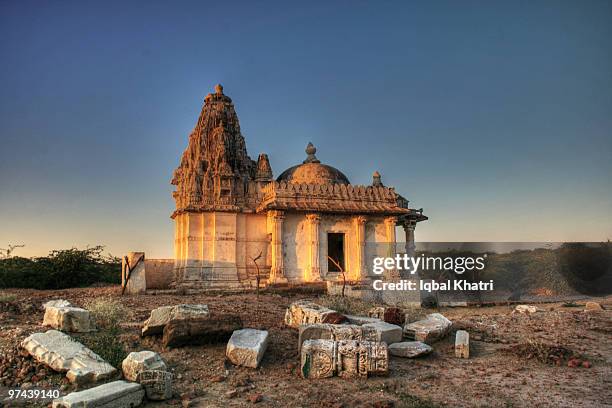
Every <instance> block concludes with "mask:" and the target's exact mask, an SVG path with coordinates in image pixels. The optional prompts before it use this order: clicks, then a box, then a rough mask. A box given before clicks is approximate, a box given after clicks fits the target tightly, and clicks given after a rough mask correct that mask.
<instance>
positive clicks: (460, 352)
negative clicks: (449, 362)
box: [455, 330, 470, 358]
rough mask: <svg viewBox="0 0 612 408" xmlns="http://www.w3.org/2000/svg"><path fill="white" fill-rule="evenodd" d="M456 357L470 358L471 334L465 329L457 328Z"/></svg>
mask: <svg viewBox="0 0 612 408" xmlns="http://www.w3.org/2000/svg"><path fill="white" fill-rule="evenodd" d="M455 357H458V358H470V334H469V333H468V332H466V331H465V330H457V334H456V335H455Z"/></svg>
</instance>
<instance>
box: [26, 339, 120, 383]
mask: <svg viewBox="0 0 612 408" xmlns="http://www.w3.org/2000/svg"><path fill="white" fill-rule="evenodd" d="M21 347H23V348H24V349H25V350H26V351H27V352H28V353H29V354H30V355H31V356H32V357H34V358H35V359H36V360H37V361H39V362H43V363H45V364H47V365H48V366H49V367H51V368H52V369H53V370H55V371H60V372H67V373H66V377H67V378H68V380H70V382H72V383H77V384H83V383H87V382H98V381H100V380H104V379H107V378H109V377H111V376H112V375H113V374H115V372H116V371H117V370H115V368H114V367H113V366H111V365H110V364H108V363H107V362H105V361H104V360H103V359H102V358H101V357H100V356H98V355H97V354H96V353H94V352H93V351H91V350H90V349H88V348H87V347H85V346H83V345H82V344H81V343H79V342H77V341H75V340H73V339H72V338H71V337H70V336H68V335H66V334H64V333H62V332H59V331H57V330H48V331H47V332H45V333H34V334H32V335H31V336H29V337H27V338H26V339H25V340H23V342H22V343H21Z"/></svg>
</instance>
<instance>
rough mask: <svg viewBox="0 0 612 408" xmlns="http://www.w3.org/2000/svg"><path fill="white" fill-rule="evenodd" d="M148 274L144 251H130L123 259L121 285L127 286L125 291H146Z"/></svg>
mask: <svg viewBox="0 0 612 408" xmlns="http://www.w3.org/2000/svg"><path fill="white" fill-rule="evenodd" d="M128 266H129V268H128ZM128 275H129V277H128ZM146 276H147V275H146V270H145V254H144V252H129V253H128V254H127V257H124V258H123V259H122V260H121V285H122V286H125V293H129V294H132V295H137V294H141V293H145V292H146V291H147V277H146Z"/></svg>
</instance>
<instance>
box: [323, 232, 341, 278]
mask: <svg viewBox="0 0 612 408" xmlns="http://www.w3.org/2000/svg"><path fill="white" fill-rule="evenodd" d="M327 255H328V256H329V257H330V258H331V259H333V260H334V261H336V262H337V263H338V265H340V268H342V271H344V270H345V269H344V234H342V233H335V232H329V233H328V234H327ZM327 271H328V272H342V271H341V270H340V269H338V266H337V265H335V264H334V263H333V262H332V261H331V260H329V258H328V259H327Z"/></svg>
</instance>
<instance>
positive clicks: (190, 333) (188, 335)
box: [162, 314, 242, 347]
mask: <svg viewBox="0 0 612 408" xmlns="http://www.w3.org/2000/svg"><path fill="white" fill-rule="evenodd" d="M241 328H242V320H241V319H240V316H238V315H228V314H224V315H214V314H210V315H204V316H203V317H199V318H194V319H189V320H183V319H179V320H171V321H170V322H169V323H168V324H167V325H166V327H164V335H163V338H162V343H163V345H164V347H179V346H184V345H187V344H192V345H198V344H210V343H220V342H225V341H228V340H229V338H230V337H231V335H232V333H233V332H234V331H235V330H239V329H241Z"/></svg>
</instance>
